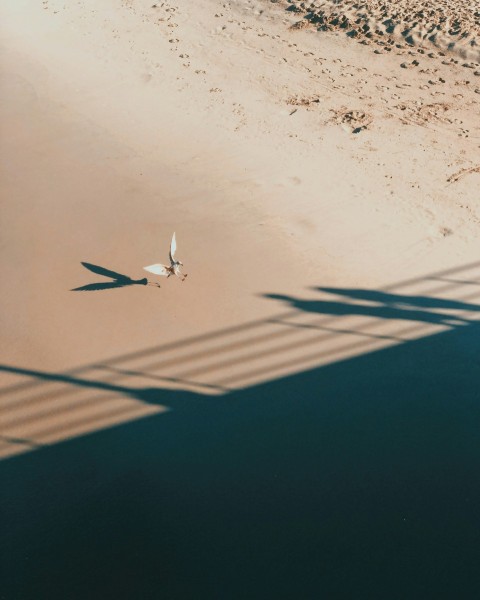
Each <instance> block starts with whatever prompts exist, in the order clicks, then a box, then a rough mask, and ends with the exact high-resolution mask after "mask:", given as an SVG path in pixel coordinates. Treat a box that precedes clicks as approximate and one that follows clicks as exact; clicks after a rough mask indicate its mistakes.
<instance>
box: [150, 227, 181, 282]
mask: <svg viewBox="0 0 480 600" xmlns="http://www.w3.org/2000/svg"><path fill="white" fill-rule="evenodd" d="M176 250H177V240H176V239H175V233H174V234H173V236H172V241H171V243H170V252H169V256H170V266H169V267H167V265H161V264H158V265H150V266H148V267H143V268H144V269H145V271H149V272H150V273H155V275H163V276H164V277H170V275H176V276H177V277H179V278H180V279H181V280H182V281H185V278H186V277H187V276H186V275H184V274H183V273H182V272H181V271H180V267H183V263H182V262H181V261H180V260H177V259H176V258H175V252H176Z"/></svg>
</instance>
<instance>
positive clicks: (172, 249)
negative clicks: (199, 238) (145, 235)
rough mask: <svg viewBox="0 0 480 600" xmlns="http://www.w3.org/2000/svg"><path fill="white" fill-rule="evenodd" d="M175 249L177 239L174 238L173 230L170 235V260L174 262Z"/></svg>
mask: <svg viewBox="0 0 480 600" xmlns="http://www.w3.org/2000/svg"><path fill="white" fill-rule="evenodd" d="M176 251H177V240H176V239H175V232H174V233H173V235H172V241H171V242H170V254H169V256H170V261H171V262H172V263H173V262H175V252H176Z"/></svg>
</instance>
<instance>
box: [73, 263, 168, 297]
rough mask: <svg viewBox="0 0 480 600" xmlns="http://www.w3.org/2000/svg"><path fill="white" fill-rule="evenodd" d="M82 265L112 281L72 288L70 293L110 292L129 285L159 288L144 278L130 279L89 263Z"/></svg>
mask: <svg viewBox="0 0 480 600" xmlns="http://www.w3.org/2000/svg"><path fill="white" fill-rule="evenodd" d="M82 265H83V266H84V267H85V268H86V269H88V270H89V271H92V273H96V274H97V275H102V276H103V277H109V278H110V279H111V280H112V281H105V282H98V283H89V284H87V285H82V286H80V287H77V288H73V289H72V290H70V291H72V292H97V291H99V290H111V289H114V288H121V287H126V286H129V285H155V286H156V287H160V285H159V284H152V283H150V282H149V281H148V279H147V278H146V277H144V278H143V279H132V278H131V277H128V275H122V274H121V273H117V272H115V271H111V270H110V269H105V268H104V267H99V266H98V265H92V264H91V263H87V262H82Z"/></svg>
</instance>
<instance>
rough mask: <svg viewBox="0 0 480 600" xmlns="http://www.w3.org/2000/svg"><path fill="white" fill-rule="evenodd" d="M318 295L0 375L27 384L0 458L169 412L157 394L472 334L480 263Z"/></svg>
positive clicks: (200, 389) (8, 397) (249, 382)
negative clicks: (123, 350)
mask: <svg viewBox="0 0 480 600" xmlns="http://www.w3.org/2000/svg"><path fill="white" fill-rule="evenodd" d="M313 290H314V292H313V293H314V295H313V296H312V292H310V297H307V298H293V297H291V296H286V295H279V294H266V295H265V297H266V298H268V299H270V300H273V301H275V302H276V303H278V302H280V303H281V304H282V305H283V304H286V305H287V306H288V310H285V311H283V312H281V313H278V314H274V315H272V316H271V317H269V318H263V319H257V320H252V321H250V322H247V323H242V324H239V325H236V326H233V327H229V328H224V329H221V330H217V331H213V332H208V333H205V334H203V335H198V336H195V337H190V338H187V339H184V340H179V341H175V342H172V343H168V344H163V345H159V346H155V347H152V348H147V349H145V350H142V351H139V352H132V353H129V354H124V355H120V356H117V357H114V358H112V359H110V360H106V361H99V362H94V363H91V364H88V365H85V366H82V367H79V368H77V369H73V370H70V371H68V372H64V373H47V372H40V371H35V370H31V369H26V368H20V367H16V366H9V365H4V366H1V367H0V371H3V372H6V373H10V374H14V375H16V376H18V377H19V378H21V379H23V378H28V381H26V382H21V383H18V384H14V385H10V386H5V387H3V388H0V399H1V401H2V404H1V410H0V435H1V436H2V437H1V438H0V456H1V457H8V456H12V455H14V454H18V453H21V452H23V451H27V450H29V449H32V448H38V447H41V446H44V445H48V444H52V443H56V442H58V441H61V440H63V439H68V438H70V437H74V436H77V435H82V434H85V433H89V432H92V431H95V430H98V429H102V428H105V427H109V426H112V425H116V424H119V423H122V422H125V421H128V420H131V419H136V418H142V417H146V416H150V415H154V414H156V413H158V412H164V411H167V410H169V409H170V408H171V407H170V406H169V405H168V404H166V403H162V402H152V401H151V399H152V398H154V397H156V396H155V394H152V393H150V391H151V390H155V389H158V390H165V391H167V390H168V391H170V392H171V393H170V398H171V397H173V396H174V394H173V392H175V391H177V392H180V391H183V392H188V393H191V394H200V395H208V396H223V397H224V396H227V395H228V394H231V393H232V392H234V391H237V390H240V389H244V388H247V387H251V386H254V385H258V384H261V383H265V382H268V381H272V380H275V379H278V378H280V377H286V376H288V375H293V374H295V373H299V372H303V371H306V370H310V369H314V368H317V367H320V366H325V365H328V364H331V363H334V362H337V361H341V360H346V359H348V358H352V357H354V356H359V355H361V354H365V353H369V352H373V351H377V350H381V349H383V348H387V347H390V346H394V345H397V344H404V343H406V342H411V341H412V340H415V339H420V338H422V337H425V336H429V335H434V334H436V333H439V332H442V331H447V330H449V329H452V328H461V327H468V326H469V324H471V323H473V322H475V321H476V319H478V318H479V317H480V304H478V302H479V300H480V263H473V264H469V265H464V266H463V267H459V268H456V269H449V270H448V271H444V272H442V273H436V274H434V275H431V276H428V277H420V278H416V279H412V280H410V281H406V282H402V283H399V284H396V285H394V286H390V287H388V288H385V289H383V290H361V289H343V288H322V287H320V288H313ZM145 390H149V393H148V394H145ZM164 396H165V397H166V395H165V394H164ZM146 398H148V401H147V400H146ZM227 400H228V398H226V397H225V398H224V401H227ZM12 440H15V441H14V442H13V441H12ZM22 440H23V442H22Z"/></svg>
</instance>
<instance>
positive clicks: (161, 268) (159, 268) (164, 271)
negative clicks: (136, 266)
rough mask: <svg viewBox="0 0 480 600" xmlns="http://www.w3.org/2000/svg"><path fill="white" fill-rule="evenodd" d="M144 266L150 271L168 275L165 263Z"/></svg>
mask: <svg viewBox="0 0 480 600" xmlns="http://www.w3.org/2000/svg"><path fill="white" fill-rule="evenodd" d="M143 268H144V269H145V271H148V272H149V273H155V275H163V276H165V277H168V270H167V267H166V266H165V265H160V264H159V265H150V266H148V267H143Z"/></svg>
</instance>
